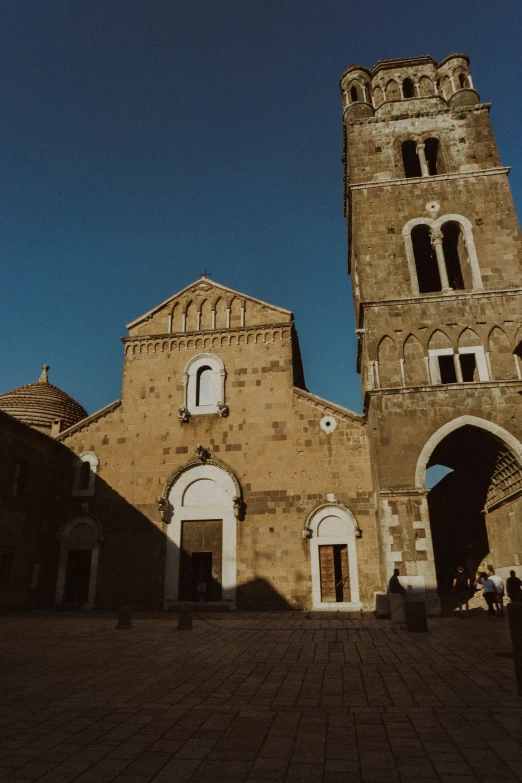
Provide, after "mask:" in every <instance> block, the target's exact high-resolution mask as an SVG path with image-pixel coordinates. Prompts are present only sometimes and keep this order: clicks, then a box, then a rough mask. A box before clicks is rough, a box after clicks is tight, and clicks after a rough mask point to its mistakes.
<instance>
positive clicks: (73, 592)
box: [55, 516, 103, 609]
mask: <svg viewBox="0 0 522 783" xmlns="http://www.w3.org/2000/svg"><path fill="white" fill-rule="evenodd" d="M58 535H59V539H60V556H59V561H58V575H57V579H56V595H55V603H56V605H61V604H75V605H82V606H83V607H84V608H85V609H93V608H94V604H95V600H96V584H97V579H98V559H99V550H100V541H101V540H102V539H103V535H102V529H101V525H100V523H99V522H98V520H97V519H95V518H94V517H89V516H78V517H74V518H72V519H70V520H69V521H68V522H66V523H65V524H64V525H63V526H62V527H61V529H60V532H59V534H58Z"/></svg>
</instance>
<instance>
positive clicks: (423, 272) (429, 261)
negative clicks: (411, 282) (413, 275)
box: [411, 224, 442, 294]
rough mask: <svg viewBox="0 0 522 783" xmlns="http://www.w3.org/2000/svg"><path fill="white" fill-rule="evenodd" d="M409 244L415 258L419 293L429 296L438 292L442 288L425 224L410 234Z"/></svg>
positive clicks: (433, 250) (429, 235)
mask: <svg viewBox="0 0 522 783" xmlns="http://www.w3.org/2000/svg"><path fill="white" fill-rule="evenodd" d="M411 242H412V245H413V255H414V257H415V269H416V270H417V280H418V283H419V293H421V294H429V293H432V292H434V291H440V290H441V288H442V286H441V282H440V274H439V268H438V265H437V256H436V254H435V248H434V247H433V245H432V243H431V231H430V227H429V226H427V225H425V224H421V225H419V226H415V227H414V228H413V230H412V232H411Z"/></svg>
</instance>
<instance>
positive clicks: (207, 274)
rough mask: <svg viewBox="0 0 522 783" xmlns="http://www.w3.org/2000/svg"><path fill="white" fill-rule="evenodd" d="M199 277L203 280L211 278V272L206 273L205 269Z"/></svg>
mask: <svg viewBox="0 0 522 783" xmlns="http://www.w3.org/2000/svg"><path fill="white" fill-rule="evenodd" d="M200 277H201V278H203V280H206V279H207V278H208V277H212V272H207V270H206V269H205V270H204V271H203V272H201V274H200Z"/></svg>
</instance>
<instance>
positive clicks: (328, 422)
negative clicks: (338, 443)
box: [319, 416, 337, 432]
mask: <svg viewBox="0 0 522 783" xmlns="http://www.w3.org/2000/svg"><path fill="white" fill-rule="evenodd" d="M319 425H320V427H321V429H322V430H323V432H333V431H334V430H335V428H336V427H337V421H336V420H335V419H334V417H333V416H323V418H322V419H321V421H320V422H319Z"/></svg>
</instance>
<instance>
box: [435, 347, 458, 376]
mask: <svg viewBox="0 0 522 783" xmlns="http://www.w3.org/2000/svg"><path fill="white" fill-rule="evenodd" d="M437 358H438V360H439V374H440V383H457V373H456V371H455V362H454V361H453V354H452V355H451V356H439V357H437Z"/></svg>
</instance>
